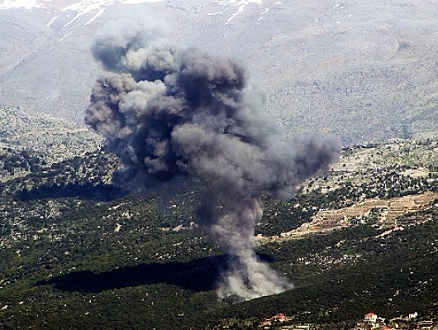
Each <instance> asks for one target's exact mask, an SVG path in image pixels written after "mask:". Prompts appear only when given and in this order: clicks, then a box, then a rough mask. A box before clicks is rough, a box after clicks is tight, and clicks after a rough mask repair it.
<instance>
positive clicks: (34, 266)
mask: <svg viewBox="0 0 438 330" xmlns="http://www.w3.org/2000/svg"><path fill="white" fill-rule="evenodd" d="M3 110H4V111H5V115H6V114H7V113H14V118H17V119H16V122H17V123H19V124H17V125H15V126H14V127H12V126H11V129H9V130H8V129H5V131H4V132H2V138H3V140H2V143H3V146H2V153H1V155H0V156H1V157H0V172H1V185H0V199H1V213H2V214H3V216H2V219H1V222H0V264H1V265H2V267H1V268H0V328H1V329H30V328H44V329H67V328H68V329H84V328H100V329H103V328H104V329H119V328H120V327H127V328H130V329H144V328H151V329H152V328H155V329H224V328H232V329H239V328H241V329H256V328H258V326H259V324H260V322H261V321H262V320H263V319H265V318H267V317H270V316H272V315H275V314H276V313H279V312H282V313H285V314H286V315H288V316H289V318H290V321H288V322H289V324H300V323H306V324H311V325H312V327H314V328H319V329H323V328H325V329H341V328H347V327H350V326H352V325H354V324H355V322H356V321H357V320H358V319H360V318H362V317H363V315H364V314H365V313H366V312H369V311H371V310H373V311H376V312H378V314H379V315H382V316H383V317H384V318H393V317H397V316H400V315H407V314H408V313H413V312H417V313H418V315H419V318H420V319H424V320H426V319H431V318H432V319H434V320H438V314H437V310H438V308H437V305H436V303H437V302H436V299H435V297H436V296H438V285H437V281H438V278H437V274H438V269H437V263H436V259H437V251H438V250H437V246H438V236H437V232H438V230H437V224H438V222H437V215H438V213H437V212H438V209H437V205H438V181H437V180H438V173H437V168H436V164H437V163H438V162H437V161H438V159H437V156H438V152H437V150H438V149H437V148H438V139H437V138H436V137H428V138H423V139H417V140H394V141H388V142H381V143H369V144H363V145H355V146H351V147H344V149H343V151H342V155H341V159H340V161H339V162H338V163H336V164H334V165H333V167H332V169H331V171H330V172H329V173H326V174H322V175H321V176H320V177H318V178H314V179H311V180H308V181H306V182H305V183H303V184H302V185H301V186H299V187H297V191H296V194H295V196H294V198H293V199H292V200H289V201H287V202H279V201H275V200H271V199H268V198H266V199H265V200H264V215H263V218H262V221H261V222H260V223H259V224H258V225H257V227H256V235H258V238H259V241H260V243H261V244H260V246H259V248H258V250H257V253H258V255H259V257H260V258H261V259H262V260H264V261H266V262H268V263H269V264H270V265H271V266H272V267H273V268H274V269H276V270H277V271H279V272H281V273H284V274H285V275H286V276H287V277H288V279H289V280H290V281H292V282H293V283H294V285H295V288H294V289H293V290H289V291H286V292H283V293H281V294H278V295H273V296H267V297H262V298H258V299H253V300H250V301H246V302H241V303H235V302H236V301H235V299H234V298H233V297H229V298H228V299H225V300H223V301H218V299H217V295H216V292H215V288H216V285H217V283H218V281H219V279H220V276H221V273H222V271H223V270H224V268H225V267H226V262H225V256H224V255H223V253H222V251H221V250H220V249H219V247H218V246H216V245H214V244H213V243H212V242H211V240H210V239H209V238H208V236H207V235H206V234H205V232H204V230H203V227H202V226H199V225H198V224H197V219H196V218H195V217H194V215H193V213H192V208H193V205H192V200H191V196H190V195H185V196H178V195H175V196H173V198H170V197H169V196H167V197H166V198H165V199H164V200H163V199H160V196H158V195H148V196H143V195H136V194H129V193H128V192H126V191H123V190H121V189H119V188H117V187H114V186H113V185H112V183H111V175H112V173H113V172H114V170H115V169H116V168H117V167H118V162H117V160H116V159H115V158H114V157H113V156H112V155H110V154H108V153H107V152H106V151H105V150H104V149H102V148H101V147H100V143H101V142H100V140H99V139H95V136H94V135H93V134H91V133H90V132H88V131H83V130H81V129H77V128H75V127H72V126H69V125H67V126H65V122H64V121H58V119H54V118H51V117H44V118H43V119H38V118H33V119H32V121H31V123H39V124H38V126H39V125H44V123H46V124H47V125H48V127H50V128H51V129H52V132H57V134H56V135H55V134H47V135H46V136H41V141H44V142H43V143H44V144H47V143H49V144H50V143H54V146H56V147H54V148H53V149H50V148H49V149H47V150H46V151H44V150H43V149H42V148H41V147H40V146H39V145H38V143H36V145H35V146H32V145H30V143H28V142H26V143H23V141H30V140H33V141H37V140H36V139H35V138H31V139H29V137H31V136H32V132H33V130H34V129H33V128H32V127H31V126H28V125H26V123H25V121H24V118H26V117H27V116H29V114H28V113H26V116H23V117H20V115H19V114H20V113H21V112H20V111H19V110H18V109H12V108H11V109H3ZM23 111H25V110H23ZM19 118H22V119H21V120H20V119H19ZM5 127H6V128H7V126H5ZM25 133H26V134H25ZM26 139H29V140H26ZM50 139H52V140H51V141H50ZM61 142H62V143H61ZM63 146H67V147H65V149H62V148H63ZM60 150H61V151H63V157H61V156H60V154H59V151H60ZM66 150H68V152H67V151H66ZM194 189H196V187H194Z"/></svg>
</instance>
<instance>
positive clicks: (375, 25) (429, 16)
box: [0, 0, 438, 144]
mask: <svg viewBox="0 0 438 330" xmlns="http://www.w3.org/2000/svg"><path fill="white" fill-rule="evenodd" d="M19 4H21V5H22V6H19ZM132 16H135V17H137V18H138V19H140V20H143V21H148V20H150V18H149V17H151V16H152V17H154V19H155V18H156V17H161V18H162V20H163V22H166V23H163V24H164V25H167V27H168V30H169V31H170V32H169V37H170V38H172V39H173V40H175V41H176V42H179V43H182V44H186V45H190V46H195V47H200V48H202V49H203V50H205V51H207V52H209V53H212V54H216V55H220V56H232V57H236V58H239V59H240V60H241V61H243V62H244V63H246V65H247V66H248V67H249V70H250V72H251V75H252V77H254V79H257V80H258V81H259V83H260V84H261V85H262V86H263V88H264V89H265V91H266V94H267V111H269V112H270V113H271V114H272V115H273V116H275V117H276V118H278V122H279V123H281V124H282V125H285V126H286V127H287V129H288V131H290V132H291V134H292V133H296V132H305V131H314V130H317V131H322V132H325V133H331V134H333V135H335V136H336V137H338V138H339V139H340V140H341V141H342V142H343V143H344V144H351V143H355V142H360V141H369V140H382V139H385V138H394V137H402V138H407V137H410V136H415V134H417V133H424V132H429V131H436V128H437V118H438V116H437V115H436V114H437V110H436V90H437V83H436V78H435V77H436V76H437V72H436V65H435V63H436V60H437V59H436V56H437V55H436V54H437V53H438V52H437V51H436V43H435V42H434V40H435V39H436V36H437V32H438V31H437V26H438V24H437V21H436V20H437V17H438V15H437V8H436V6H435V4H434V3H433V2H431V1H422V2H406V3H400V2H399V1H387V0H379V1H374V2H373V3H368V2H363V1H349V2H348V3H343V2H339V1H334V0H330V1H319V0H312V1H273V0H271V1H219V2H216V1H211V2H206V1H200V0H191V1H185V0H169V1H120V2H113V1H63V2H57V1H52V2H48V1H30V2H29V1H20V2H14V1H5V2H4V3H3V4H2V5H1V7H0V18H1V20H0V22H1V23H0V31H2V32H3V38H2V41H1V43H0V52H1V54H2V59H1V63H0V95H1V97H2V104H3V105H6V106H22V107H28V108H32V109H35V110H36V111H38V112H45V113H49V114H52V115H54V116H58V117H62V118H66V119H69V120H70V121H76V122H78V123H80V124H82V122H83V109H84V108H85V107H86V105H87V103H88V100H89V95H90V90H91V87H92V85H93V83H94V80H95V78H96V77H97V76H98V75H99V74H100V71H101V68H99V67H98V66H97V64H96V63H95V61H94V59H93V58H92V56H91V52H90V44H91V40H92V38H93V36H94V34H95V32H96V30H97V29H98V28H100V27H101V26H103V25H104V24H105V22H108V21H113V20H118V19H125V18H127V17H132Z"/></svg>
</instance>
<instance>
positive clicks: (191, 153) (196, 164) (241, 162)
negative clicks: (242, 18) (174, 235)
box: [85, 22, 339, 299]
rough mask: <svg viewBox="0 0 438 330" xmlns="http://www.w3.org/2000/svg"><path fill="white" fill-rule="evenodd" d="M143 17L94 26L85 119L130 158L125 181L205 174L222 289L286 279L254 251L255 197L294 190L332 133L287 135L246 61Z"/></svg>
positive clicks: (269, 289)
mask: <svg viewBox="0 0 438 330" xmlns="http://www.w3.org/2000/svg"><path fill="white" fill-rule="evenodd" d="M145 26H146V25H145V24H138V23H137V24H135V23H132V22H130V23H129V24H127V25H120V26H117V25H113V26H112V27H111V28H110V29H108V28H104V29H103V30H102V31H101V32H99V33H98V34H97V36H96V38H95V41H94V45H93V54H94V56H95V57H96V59H97V60H99V61H100V62H101V63H102V64H103V65H104V67H105V68H106V69H107V70H108V72H106V73H105V74H103V75H102V76H101V77H100V78H99V79H97V81H96V84H95V86H94V88H93V91H92V95H91V103H90V105H89V107H88V109H87V110H86V117H85V121H86V123H87V124H88V125H91V126H92V127H93V128H94V129H95V130H97V131H98V132H100V133H101V134H103V135H104V136H105V137H106V138H107V140H108V142H109V147H110V149H111V150H112V151H113V152H114V153H115V154H116V155H117V156H118V157H120V159H121V160H122V161H123V163H124V164H125V165H126V171H125V172H124V174H123V180H124V182H125V184H126V185H127V186H131V187H137V188H138V183H141V184H142V185H143V186H144V185H156V184H160V183H164V182H169V181H173V180H175V179H184V180H196V181H198V182H199V183H200V184H201V187H202V188H201V191H200V194H199V196H202V197H200V198H199V200H200V206H199V208H198V212H197V213H198V215H199V217H200V218H201V221H202V222H203V223H205V224H207V228H208V229H209V231H210V233H211V237H212V238H213V239H214V240H215V241H216V242H217V243H218V244H219V245H220V246H221V247H222V248H223V250H224V251H225V252H226V253H227V255H228V256H229V268H228V271H227V272H226V273H225V274H223V281H222V282H221V283H220V287H219V290H218V293H219V296H220V297H226V296H230V295H237V296H239V297H241V298H242V299H252V298H255V297H259V296H264V295H270V294H275V293H279V292H282V291H284V290H287V289H289V288H292V285H291V284H290V283H289V282H288V281H287V279H286V278H284V277H282V276H280V275H278V274H277V273H276V272H275V271H273V270H272V269H271V268H269V266H268V265H267V264H265V263H263V262H261V261H260V260H259V259H258V258H257V256H256V254H255V252H254V248H255V246H256V241H255V238H254V227H255V225H256V223H257V222H259V221H260V219H261V217H262V206H261V201H260V197H261V194H262V193H266V194H269V195H271V196H273V197H276V198H281V199H287V198H290V197H291V194H292V193H293V190H294V187H295V186H296V185H297V184H298V183H300V182H301V181H303V180H304V179H306V178H307V177H309V176H311V175H312V174H314V173H315V172H317V171H318V170H319V169H321V168H324V167H326V166H327V165H328V164H329V163H330V162H331V161H333V160H335V159H336V158H337V157H338V155H339V146H338V144H337V142H336V141H334V140H332V139H324V138H322V137H321V136H319V135H311V136H307V137H305V138H296V139H295V140H285V139H284V134H283V132H281V131H280V130H279V129H278V128H277V127H275V126H274V125H273V124H272V123H271V121H270V119H269V118H268V117H267V115H266V113H265V109H264V103H265V98H264V95H263V93H261V91H260V90H259V89H258V88H257V87H256V86H255V85H253V84H252V83H251V82H250V81H249V79H248V75H247V72H246V70H245V67H244V66H243V65H242V64H240V63H239V62H237V61H235V60H233V59H229V58H218V57H215V56H212V55H209V54H207V53H205V52H202V51H200V50H198V49H193V48H187V47H182V46H178V45H175V44H173V43H170V42H168V41H166V40H164V39H155V38H154V36H156V35H157V34H159V33H158V30H157V29H155V28H153V29H152V30H150V29H148V28H145Z"/></svg>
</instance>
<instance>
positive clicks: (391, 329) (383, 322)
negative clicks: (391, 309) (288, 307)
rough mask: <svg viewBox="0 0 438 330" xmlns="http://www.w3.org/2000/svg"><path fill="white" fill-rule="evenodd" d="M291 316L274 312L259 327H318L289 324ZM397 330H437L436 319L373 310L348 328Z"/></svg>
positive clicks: (301, 329)
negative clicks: (382, 314)
mask: <svg viewBox="0 0 438 330" xmlns="http://www.w3.org/2000/svg"><path fill="white" fill-rule="evenodd" d="M292 320H293V318H291V317H288V316H286V315H285V314H283V313H278V314H275V315H274V316H272V317H270V318H266V319H264V320H263V321H262V322H260V325H259V328H261V329H278V330H312V329H319V325H315V324H291V322H292ZM396 329H397V330H399V329H422V330H438V321H436V320H433V319H425V318H422V317H420V316H419V315H418V313H417V312H414V313H410V314H408V315H402V316H399V317H395V318H392V319H389V320H387V319H384V318H382V317H380V316H378V315H377V314H376V313H374V312H368V313H366V314H365V315H364V317H363V319H361V320H359V321H358V322H357V323H356V325H355V326H354V327H353V328H350V329H348V330H396Z"/></svg>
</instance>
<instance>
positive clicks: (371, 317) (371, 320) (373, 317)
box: [363, 313, 377, 324]
mask: <svg viewBox="0 0 438 330" xmlns="http://www.w3.org/2000/svg"><path fill="white" fill-rule="evenodd" d="M363 320H364V322H365V323H368V324H375V323H376V322H377V314H374V313H366V314H365V316H364V318H363Z"/></svg>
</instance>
